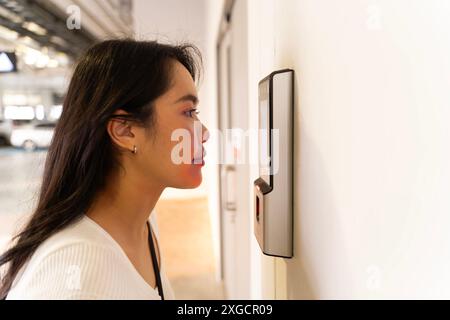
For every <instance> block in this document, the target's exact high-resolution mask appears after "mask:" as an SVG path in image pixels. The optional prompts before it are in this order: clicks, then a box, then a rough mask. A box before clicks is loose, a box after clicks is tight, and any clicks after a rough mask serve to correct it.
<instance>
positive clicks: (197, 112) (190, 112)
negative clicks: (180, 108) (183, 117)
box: [185, 108, 200, 118]
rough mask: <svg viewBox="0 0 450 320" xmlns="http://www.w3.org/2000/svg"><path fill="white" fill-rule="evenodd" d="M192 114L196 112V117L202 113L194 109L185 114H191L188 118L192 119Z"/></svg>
mask: <svg viewBox="0 0 450 320" xmlns="http://www.w3.org/2000/svg"><path fill="white" fill-rule="evenodd" d="M192 112H195V115H198V114H199V113H200V111H198V110H197V109H195V108H194V109H191V110H189V111H186V112H185V114H189V115H188V117H190V118H192Z"/></svg>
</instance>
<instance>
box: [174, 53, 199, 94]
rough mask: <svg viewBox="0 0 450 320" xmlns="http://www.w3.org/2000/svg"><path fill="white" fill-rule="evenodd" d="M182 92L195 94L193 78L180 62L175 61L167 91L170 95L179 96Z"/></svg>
mask: <svg viewBox="0 0 450 320" xmlns="http://www.w3.org/2000/svg"><path fill="white" fill-rule="evenodd" d="M180 94H181V95H184V94H192V95H196V94H197V88H196V87H195V83H194V80H193V79H192V76H191V74H190V73H189V71H188V70H187V69H186V67H185V66H183V65H182V64H181V63H180V62H178V61H175V62H174V64H173V66H172V85H171V87H170V89H169V91H168V92H167V95H169V96H171V97H179V95H180Z"/></svg>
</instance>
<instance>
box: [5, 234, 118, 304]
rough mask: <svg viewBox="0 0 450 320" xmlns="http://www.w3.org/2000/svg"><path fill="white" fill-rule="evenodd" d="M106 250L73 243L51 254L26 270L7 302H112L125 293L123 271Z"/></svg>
mask: <svg viewBox="0 0 450 320" xmlns="http://www.w3.org/2000/svg"><path fill="white" fill-rule="evenodd" d="M116 254H117V253H116V252H114V250H111V249H110V248H108V247H106V246H101V245H98V244H92V243H73V244H67V245H64V246H62V247H60V248H58V249H55V250H53V251H52V252H50V253H49V254H48V255H46V256H45V257H44V258H42V259H41V260H40V261H39V262H36V264H35V265H34V266H33V267H32V268H31V270H29V271H30V272H29V273H28V274H27V276H26V279H24V281H21V284H20V286H19V288H17V289H15V290H12V292H10V295H8V299H52V300H53V299H114V298H115V297H120V296H121V295H123V294H124V293H125V290H126V283H124V282H126V281H123V280H122V279H121V274H122V275H123V272H124V270H123V269H122V270H121V265H120V263H119V264H118V263H117V261H118V259H117V257H116V256H115V255H116Z"/></svg>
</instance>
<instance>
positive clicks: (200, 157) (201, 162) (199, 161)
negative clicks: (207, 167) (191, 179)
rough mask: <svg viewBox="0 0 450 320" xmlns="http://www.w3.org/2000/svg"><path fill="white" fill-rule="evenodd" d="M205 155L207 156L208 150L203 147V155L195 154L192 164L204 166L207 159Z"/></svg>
mask: <svg viewBox="0 0 450 320" xmlns="http://www.w3.org/2000/svg"><path fill="white" fill-rule="evenodd" d="M205 156H206V150H205V149H203V154H202V155H198V156H195V157H194V158H192V164H195V165H201V166H203V165H204V164H205V160H203V159H204V157H205Z"/></svg>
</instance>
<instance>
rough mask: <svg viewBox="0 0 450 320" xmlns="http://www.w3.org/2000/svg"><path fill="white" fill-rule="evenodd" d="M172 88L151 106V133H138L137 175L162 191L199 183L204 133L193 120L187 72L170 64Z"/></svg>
mask: <svg viewBox="0 0 450 320" xmlns="http://www.w3.org/2000/svg"><path fill="white" fill-rule="evenodd" d="M172 70H173V74H172V86H171V87H170V89H169V90H168V91H167V92H166V93H165V94H164V95H162V96H161V97H159V98H158V99H157V100H156V101H155V104H154V107H155V110H154V111H155V117H154V119H155V122H154V124H153V126H152V127H151V128H152V129H150V130H142V131H141V132H140V133H141V134H139V137H137V138H138V139H139V140H142V141H138V143H139V146H140V147H139V151H138V154H139V157H138V158H139V164H138V165H139V166H140V168H139V172H142V173H143V174H144V175H146V176H147V177H149V178H150V179H151V180H154V179H155V178H156V179H157V182H158V183H160V184H162V185H163V186H164V187H173V188H181V189H184V188H195V187H198V186H199V185H200V183H201V182H202V173H201V169H202V160H203V151H204V149H203V143H204V142H206V140H207V139H208V137H209V132H208V130H207V129H206V128H205V127H204V126H203V125H202V123H201V122H200V120H199V119H198V117H197V113H196V108H197V101H193V100H195V98H197V97H198V96H197V89H196V87H195V83H194V81H193V79H192V76H191V75H190V73H189V71H188V70H187V69H186V68H185V67H184V66H183V65H182V64H181V63H179V62H178V61H175V62H174V65H173V69H172Z"/></svg>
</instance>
